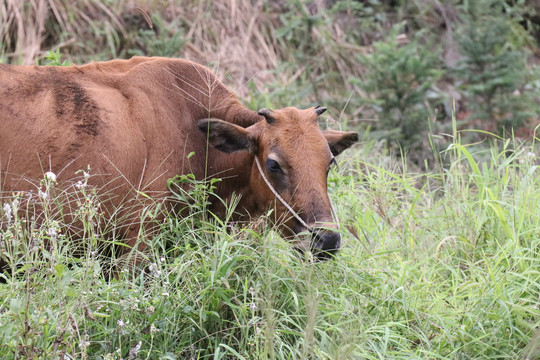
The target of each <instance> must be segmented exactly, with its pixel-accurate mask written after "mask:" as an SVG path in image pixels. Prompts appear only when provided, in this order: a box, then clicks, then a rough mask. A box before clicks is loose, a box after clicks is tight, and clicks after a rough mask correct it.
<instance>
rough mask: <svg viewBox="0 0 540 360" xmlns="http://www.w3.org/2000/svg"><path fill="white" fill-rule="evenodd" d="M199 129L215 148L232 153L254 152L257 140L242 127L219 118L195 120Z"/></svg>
mask: <svg viewBox="0 0 540 360" xmlns="http://www.w3.org/2000/svg"><path fill="white" fill-rule="evenodd" d="M197 126H199V129H200V130H201V131H202V132H203V133H204V134H206V135H207V136H208V142H209V143H210V144H212V146H213V147H215V148H216V149H218V150H220V151H223V152H226V153H232V152H235V151H238V150H247V151H249V152H251V153H255V151H256V149H257V142H256V141H255V140H254V139H253V137H252V136H251V135H250V133H249V131H248V130H246V129H244V128H243V127H240V126H237V125H234V124H231V123H228V122H226V121H223V120H219V119H201V120H199V121H197Z"/></svg>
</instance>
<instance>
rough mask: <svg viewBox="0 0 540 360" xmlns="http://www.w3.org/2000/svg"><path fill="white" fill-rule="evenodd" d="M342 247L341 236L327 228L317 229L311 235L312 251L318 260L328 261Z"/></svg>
mask: <svg viewBox="0 0 540 360" xmlns="http://www.w3.org/2000/svg"><path fill="white" fill-rule="evenodd" d="M340 247H341V234H340V233H338V232H336V231H334V230H331V229H325V228H315V229H313V232H312V233H311V251H312V252H313V254H314V255H315V256H316V257H317V259H318V260H328V259H331V258H333V256H334V255H335V254H336V253H337V252H338V250H339V248H340Z"/></svg>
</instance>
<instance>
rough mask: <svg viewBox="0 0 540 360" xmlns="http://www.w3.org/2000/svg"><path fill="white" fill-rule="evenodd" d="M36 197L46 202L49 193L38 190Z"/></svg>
mask: <svg viewBox="0 0 540 360" xmlns="http://www.w3.org/2000/svg"><path fill="white" fill-rule="evenodd" d="M38 196H39V197H40V198H42V199H45V200H47V199H48V198H49V193H47V191H41V189H39V191H38Z"/></svg>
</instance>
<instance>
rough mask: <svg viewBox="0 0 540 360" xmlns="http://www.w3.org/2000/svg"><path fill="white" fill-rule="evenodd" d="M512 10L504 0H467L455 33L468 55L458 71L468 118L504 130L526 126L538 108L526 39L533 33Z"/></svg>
mask: <svg viewBox="0 0 540 360" xmlns="http://www.w3.org/2000/svg"><path fill="white" fill-rule="evenodd" d="M513 10H514V9H513V8H512V7H510V6H508V5H507V4H506V2H504V1H503V0H481V1H474V2H473V1H466V2H464V4H463V7H462V18H461V20H462V22H461V24H460V25H459V26H458V28H457V30H456V33H455V38H456V41H457V43H458V46H459V50H460V53H461V55H462V56H463V58H462V59H461V61H459V62H458V64H457V66H456V68H455V71H456V74H457V76H458V78H459V79H461V80H462V81H463V83H462V84H461V88H462V89H463V90H464V93H465V96H466V99H467V106H468V110H470V111H471V114H470V115H469V119H470V120H480V121H481V123H482V125H483V126H482V127H483V128H485V129H487V130H495V127H496V128H497V129H498V130H499V132H503V131H505V130H510V129H513V128H519V127H521V126H523V125H525V124H526V122H527V120H528V119H530V118H531V117H532V116H534V113H535V111H534V110H535V109H536V110H537V109H538V106H537V105H535V104H534V101H533V99H532V96H531V91H530V89H529V87H530V86H529V84H528V81H527V78H528V76H529V71H530V70H529V69H528V68H527V57H528V55H529V54H528V53H527V50H526V47H524V46H523V45H524V44H523V41H524V38H527V37H529V35H528V34H527V32H526V31H525V30H524V29H523V28H522V27H521V25H520V24H519V23H518V20H519V18H516V16H517V15H516V12H515V11H513ZM477 125H478V124H475V126H477Z"/></svg>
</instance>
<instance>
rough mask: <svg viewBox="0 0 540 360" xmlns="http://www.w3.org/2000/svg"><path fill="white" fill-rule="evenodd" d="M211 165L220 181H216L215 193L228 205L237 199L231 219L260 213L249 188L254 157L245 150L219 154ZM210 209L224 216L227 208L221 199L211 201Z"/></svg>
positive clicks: (254, 196)
mask: <svg viewBox="0 0 540 360" xmlns="http://www.w3.org/2000/svg"><path fill="white" fill-rule="evenodd" d="M217 157H218V159H217V161H214V162H213V164H215V165H213V166H212V170H213V173H216V174H217V175H216V176H212V177H215V178H220V179H221V181H220V182H219V183H216V190H215V193H216V195H217V196H218V197H219V198H220V199H222V200H224V201H225V202H226V204H227V205H228V206H230V205H231V204H232V203H233V201H234V199H238V198H239V200H238V205H237V206H236V209H235V213H236V214H235V215H234V216H233V220H240V219H242V218H248V219H249V217H255V216H258V215H260V211H261V210H260V209H258V207H257V201H256V195H255V194H254V193H253V191H252V190H251V186H250V182H251V173H252V167H253V166H254V161H253V159H254V157H253V155H251V154H248V153H247V152H238V153H233V154H223V155H222V154H220V155H219V156H217ZM211 210H212V211H213V212H214V213H215V214H216V215H218V216H220V217H222V218H223V217H224V216H225V213H226V211H227V209H226V208H225V205H224V204H223V202H222V201H220V200H218V199H215V200H214V201H212V207H211Z"/></svg>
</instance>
